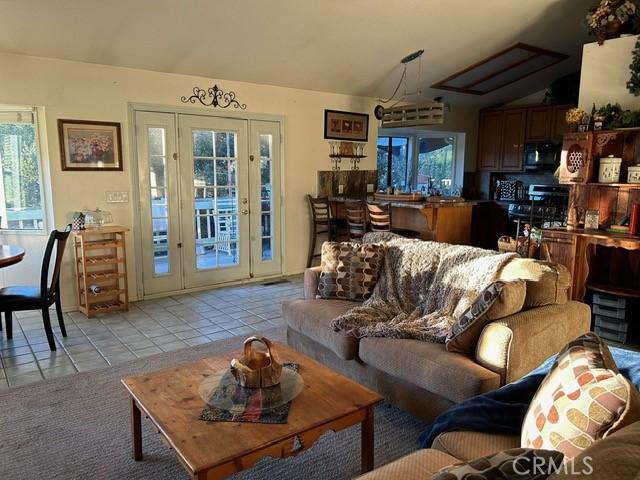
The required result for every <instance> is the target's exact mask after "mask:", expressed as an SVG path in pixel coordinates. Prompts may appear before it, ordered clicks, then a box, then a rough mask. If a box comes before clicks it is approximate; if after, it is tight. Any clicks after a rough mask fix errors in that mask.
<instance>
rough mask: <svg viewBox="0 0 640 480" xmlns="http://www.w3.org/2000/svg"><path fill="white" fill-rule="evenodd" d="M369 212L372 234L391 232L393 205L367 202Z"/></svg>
mask: <svg viewBox="0 0 640 480" xmlns="http://www.w3.org/2000/svg"><path fill="white" fill-rule="evenodd" d="M367 211H368V212H369V225H370V226H371V231H372V232H390V231H391V205H389V204H388V203H369V202H367Z"/></svg>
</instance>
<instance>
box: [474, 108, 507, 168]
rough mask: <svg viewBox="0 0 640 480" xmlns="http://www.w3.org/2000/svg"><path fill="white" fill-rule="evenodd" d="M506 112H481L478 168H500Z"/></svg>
mask: <svg viewBox="0 0 640 480" xmlns="http://www.w3.org/2000/svg"><path fill="white" fill-rule="evenodd" d="M503 127H504V112H480V128H479V131H478V169H479V170H498V169H499V168H500V160H501V158H500V157H501V156H502V129H503Z"/></svg>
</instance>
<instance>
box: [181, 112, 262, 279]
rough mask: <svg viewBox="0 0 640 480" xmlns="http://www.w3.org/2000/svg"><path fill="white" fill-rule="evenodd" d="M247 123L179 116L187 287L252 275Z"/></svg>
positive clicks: (243, 121)
mask: <svg viewBox="0 0 640 480" xmlns="http://www.w3.org/2000/svg"><path fill="white" fill-rule="evenodd" d="M246 128H247V121H246V120H232V119H223V118H218V117H207V116H200V115H179V129H180V132H181V138H184V139H185V141H183V142H181V145H180V151H181V154H180V162H181V163H180V169H181V172H182V173H181V182H182V183H181V185H182V190H183V193H182V195H183V198H184V200H183V202H182V205H183V206H182V217H183V218H182V225H183V238H184V242H183V247H184V275H185V285H186V286H187V287H191V286H202V285H212V284H215V283H217V282H220V281H228V280H237V279H241V278H246V277H248V276H249V265H250V260H249V251H248V247H249V199H248V169H247V166H248V154H247V135H246Z"/></svg>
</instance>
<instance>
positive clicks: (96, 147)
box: [58, 119, 122, 171]
mask: <svg viewBox="0 0 640 480" xmlns="http://www.w3.org/2000/svg"><path fill="white" fill-rule="evenodd" d="M58 135H59V138H60V158H61V160H62V170H70V171H74V170H76V171H122V134H121V132H120V124H119V123H116V122H94V121H90V120H65V119H58Z"/></svg>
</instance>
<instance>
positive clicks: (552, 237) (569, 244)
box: [540, 231, 576, 298]
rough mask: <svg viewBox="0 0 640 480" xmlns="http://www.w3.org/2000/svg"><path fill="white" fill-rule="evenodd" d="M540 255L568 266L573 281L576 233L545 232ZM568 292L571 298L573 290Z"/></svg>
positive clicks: (549, 260)
mask: <svg viewBox="0 0 640 480" xmlns="http://www.w3.org/2000/svg"><path fill="white" fill-rule="evenodd" d="M540 257H541V258H542V259H543V260H546V261H547V262H552V263H559V264H560V265H564V266H565V267H567V269H568V270H569V272H570V273H571V279H572V282H573V280H574V279H575V278H574V271H575V262H576V237H575V236H574V235H567V234H564V235H563V234H560V233H557V232H547V231H545V232H543V234H542V252H541V255H540ZM568 294H569V298H572V297H571V290H569V292H568Z"/></svg>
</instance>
